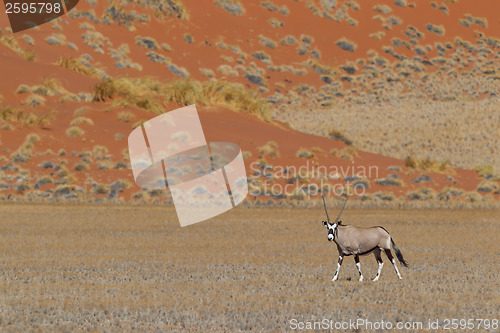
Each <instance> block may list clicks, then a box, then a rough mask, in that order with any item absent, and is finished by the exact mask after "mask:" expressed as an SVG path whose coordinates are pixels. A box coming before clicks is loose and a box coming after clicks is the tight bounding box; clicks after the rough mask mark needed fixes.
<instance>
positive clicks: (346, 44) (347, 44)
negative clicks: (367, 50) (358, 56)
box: [335, 38, 358, 52]
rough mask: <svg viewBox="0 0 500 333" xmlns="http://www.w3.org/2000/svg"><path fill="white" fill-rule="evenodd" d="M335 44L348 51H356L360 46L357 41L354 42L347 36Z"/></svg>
mask: <svg viewBox="0 0 500 333" xmlns="http://www.w3.org/2000/svg"><path fill="white" fill-rule="evenodd" d="M335 45H337V46H338V47H340V48H341V49H342V50H344V51H348V52H354V51H356V49H357V48H358V46H357V45H356V43H354V42H352V41H350V40H347V39H346V38H341V39H339V40H338V41H337V42H336V43H335Z"/></svg>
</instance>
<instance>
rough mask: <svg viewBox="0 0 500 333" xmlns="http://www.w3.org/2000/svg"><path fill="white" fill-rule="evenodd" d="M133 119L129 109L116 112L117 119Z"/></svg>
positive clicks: (127, 120) (125, 120)
mask: <svg viewBox="0 0 500 333" xmlns="http://www.w3.org/2000/svg"><path fill="white" fill-rule="evenodd" d="M134 119H135V115H134V114H133V113H132V112H130V111H122V112H120V113H118V120H119V121H123V122H125V123H128V122H130V121H132V120H134Z"/></svg>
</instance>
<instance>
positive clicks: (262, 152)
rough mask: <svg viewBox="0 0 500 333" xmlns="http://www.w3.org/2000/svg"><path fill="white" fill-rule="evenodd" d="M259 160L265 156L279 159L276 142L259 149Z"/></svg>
mask: <svg viewBox="0 0 500 333" xmlns="http://www.w3.org/2000/svg"><path fill="white" fill-rule="evenodd" d="M257 151H258V152H259V158H262V157H264V156H269V157H279V147H278V144H277V143H276V142H275V141H269V142H268V143H266V144H265V145H263V146H260V147H257Z"/></svg>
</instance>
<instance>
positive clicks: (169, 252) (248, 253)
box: [0, 204, 500, 332]
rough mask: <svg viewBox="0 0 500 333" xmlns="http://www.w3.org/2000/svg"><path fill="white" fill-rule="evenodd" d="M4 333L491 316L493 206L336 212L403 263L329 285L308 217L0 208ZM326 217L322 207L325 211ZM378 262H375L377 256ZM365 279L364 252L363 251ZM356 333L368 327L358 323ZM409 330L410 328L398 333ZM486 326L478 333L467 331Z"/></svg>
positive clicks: (316, 227) (499, 229)
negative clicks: (386, 239) (391, 246)
mask: <svg viewBox="0 0 500 333" xmlns="http://www.w3.org/2000/svg"><path fill="white" fill-rule="evenodd" d="M0 210H1V212H2V214H1V215H0V235H1V236H0V237H1V240H0V251H1V253H2V257H1V259H0V263H1V267H0V302H1V303H0V327H1V330H2V331H6V332H10V331H12V332H13V331H24V330H26V329H28V328H31V329H33V328H35V329H38V330H40V331H47V332H48V331H52V330H54V329H57V330H60V331H73V330H75V329H87V330H90V331H94V330H96V331H105V330H110V331H129V330H132V329H134V328H136V329H137V328H138V329H142V330H144V329H148V330H151V331H186V330H189V331H198V332H206V331H208V330H214V331H232V332H234V331H249V330H251V331H285V330H289V329H290V321H291V320H292V319H297V320H298V321H318V320H321V319H323V318H326V319H331V320H335V321H339V320H349V319H357V318H366V319H369V320H372V321H376V320H378V321H380V320H384V321H392V322H398V321H422V322H425V323H426V322H427V321H428V319H440V320H444V319H446V318H466V319H468V318H472V319H476V318H483V319H485V318H490V319H493V318H497V319H498V313H499V309H500V291H499V290H500V288H499V286H500V278H499V276H498V262H499V261H500V245H499V243H498V234H499V233H500V222H499V221H498V212H497V211H487V210H480V211H473V210H455V211H445V210H442V211H439V210H413V211H401V210H363V211H353V210H346V211H345V212H344V215H343V220H344V223H347V224H355V225H359V226H371V225H383V226H384V227H386V228H387V229H388V230H389V231H390V233H391V235H392V237H393V238H394V240H395V241H396V243H397V244H398V245H399V247H400V248H401V250H402V252H403V254H404V255H405V257H406V259H407V260H408V261H409V263H410V264H411V267H410V268H408V269H406V268H400V269H401V273H402V275H403V278H404V279H403V280H402V281H400V280H398V279H397V277H396V274H395V272H394V270H393V269H392V267H391V266H390V265H389V263H388V261H387V260H385V262H386V265H385V267H384V269H383V271H382V276H381V280H380V281H378V282H373V281H369V280H366V281H363V282H358V281H357V277H358V273H357V271H356V268H355V266H354V261H353V259H352V258H350V257H349V258H346V260H345V261H344V265H343V266H342V270H341V272H340V279H339V281H337V282H335V283H333V282H332V281H331V278H332V276H333V273H334V267H335V265H336V259H337V253H336V248H335V246H334V244H332V243H329V242H328V241H327V237H326V236H327V235H326V230H324V227H323V226H322V225H321V220H322V219H323V212H322V211H321V210H320V209H309V210H299V209H287V210H286V209H255V208H242V207H240V208H238V209H234V210H232V211H230V212H228V213H226V214H224V215H222V216H219V217H217V218H214V219H212V220H210V221H208V222H204V223H200V224H196V225H193V226H190V227H185V228H180V226H179V225H178V222H177V217H176V215H175V212H174V211H173V210H171V209H168V208H163V207H148V208H145V207H117V206H98V207H96V206H82V205H80V206H77V205H74V206H56V205H49V206H42V205H40V206H36V205H34V206H28V205H20V204H17V205H16V204H7V205H2V206H1V207H0ZM332 214H333V213H332ZM384 258H385V257H384ZM361 267H362V269H363V271H364V275H365V277H366V278H373V277H374V276H375V273H376V263H375V259H374V258H373V256H368V257H362V259H361ZM360 331H363V332H364V331H369V330H364V329H361V330H360ZM409 331H412V330H409ZM476 331H490V332H494V331H495V330H494V329H490V330H476Z"/></svg>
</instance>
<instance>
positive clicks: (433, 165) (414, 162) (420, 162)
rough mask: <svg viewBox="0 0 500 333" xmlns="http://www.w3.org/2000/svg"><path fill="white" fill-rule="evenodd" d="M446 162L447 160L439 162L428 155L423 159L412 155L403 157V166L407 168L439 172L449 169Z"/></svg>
mask: <svg viewBox="0 0 500 333" xmlns="http://www.w3.org/2000/svg"><path fill="white" fill-rule="evenodd" d="M448 163H449V160H446V161H444V162H441V163H439V162H436V161H433V160H431V159H430V158H428V157H427V158H424V159H417V158H415V157H412V156H407V157H406V159H405V167H407V168H408V169H414V170H424V171H425V170H427V171H434V172H441V173H443V172H447V171H449V167H448Z"/></svg>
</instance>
